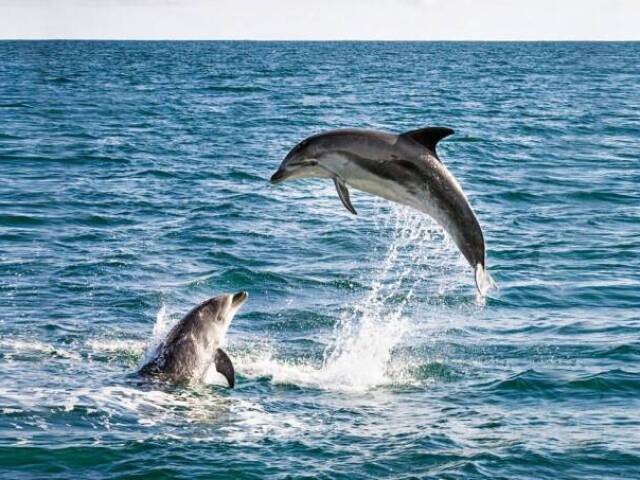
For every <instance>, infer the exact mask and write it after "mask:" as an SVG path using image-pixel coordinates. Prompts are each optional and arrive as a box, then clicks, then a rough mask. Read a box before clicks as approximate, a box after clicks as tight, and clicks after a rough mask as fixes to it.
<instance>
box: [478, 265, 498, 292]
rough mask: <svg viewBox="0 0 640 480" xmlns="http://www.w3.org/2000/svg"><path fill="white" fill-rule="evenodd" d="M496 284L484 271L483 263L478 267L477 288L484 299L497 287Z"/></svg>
mask: <svg viewBox="0 0 640 480" xmlns="http://www.w3.org/2000/svg"><path fill="white" fill-rule="evenodd" d="M496 286H497V285H496V283H495V282H494V281H493V278H491V275H489V272H487V271H486V270H485V269H484V266H483V265H482V264H481V263H478V264H477V265H476V288H477V289H478V293H479V294H480V296H482V297H486V296H487V293H488V292H489V290H491V289H492V288H494V287H496Z"/></svg>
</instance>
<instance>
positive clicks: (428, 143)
mask: <svg viewBox="0 0 640 480" xmlns="http://www.w3.org/2000/svg"><path fill="white" fill-rule="evenodd" d="M452 133H454V132H453V130H451V129H450V128H447V127H427V128H420V129H418V130H411V131H409V132H405V133H403V134H402V136H403V137H409V138H411V139H412V140H413V141H415V142H418V143H419V144H420V145H423V146H425V147H427V148H428V149H429V150H431V151H432V152H433V153H434V154H435V156H436V158H438V160H440V158H439V157H438V154H437V153H436V145H437V144H438V142H439V141H440V140H442V139H443V138H445V137H448V136H449V135H451V134H452Z"/></svg>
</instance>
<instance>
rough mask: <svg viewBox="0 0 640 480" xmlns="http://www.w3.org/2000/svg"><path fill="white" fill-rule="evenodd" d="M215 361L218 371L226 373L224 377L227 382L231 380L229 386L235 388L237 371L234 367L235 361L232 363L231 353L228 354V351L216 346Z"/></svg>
mask: <svg viewBox="0 0 640 480" xmlns="http://www.w3.org/2000/svg"><path fill="white" fill-rule="evenodd" d="M213 362H214V363H215V365H216V371H217V372H219V373H221V374H222V375H224V378H226V379H227V382H229V388H233V387H234V386H235V384H236V373H235V370H234V369H233V363H231V359H230V358H229V355H227V352H225V351H224V350H222V349H221V348H216V353H215V356H214V357H213Z"/></svg>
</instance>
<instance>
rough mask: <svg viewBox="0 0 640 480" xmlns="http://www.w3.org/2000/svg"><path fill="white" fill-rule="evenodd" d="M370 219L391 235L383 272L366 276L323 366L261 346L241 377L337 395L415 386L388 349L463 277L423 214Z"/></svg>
mask: <svg viewBox="0 0 640 480" xmlns="http://www.w3.org/2000/svg"><path fill="white" fill-rule="evenodd" d="M375 217H377V218H384V219H385V220H384V221H383V222H380V223H378V224H376V228H377V229H379V230H380V234H381V235H385V234H387V232H391V241H390V243H389V246H388V247H387V249H386V254H385V255H384V260H383V261H382V264H381V266H380V267H377V268H375V269H374V271H373V272H372V273H368V275H371V278H370V279H369V278H367V279H366V280H365V282H364V283H368V284H369V285H370V287H369V288H368V290H367V292H366V294H365V295H364V296H363V297H362V298H361V299H360V300H359V301H357V302H356V303H355V304H354V305H353V306H352V307H351V308H349V309H348V310H346V311H345V313H344V314H343V315H342V317H341V318H340V320H339V321H338V323H337V325H336V326H335V327H334V332H333V335H332V340H331V342H330V343H329V345H328V346H327V348H326V349H325V351H324V355H323V361H322V364H321V365H319V366H318V365H310V364H300V363H291V362H287V361H282V360H279V359H276V358H274V355H273V351H272V349H271V348H269V347H268V346H266V348H265V349H264V350H262V351H257V349H255V348H252V349H251V350H252V353H251V355H248V356H246V357H244V358H240V359H239V367H240V369H241V370H242V373H243V374H244V375H247V376H249V377H260V376H269V377H271V379H272V382H273V383H276V384H278V383H283V384H296V385H301V386H309V387H314V388H321V389H328V390H341V391H364V390H368V389H370V388H374V387H377V386H381V385H388V384H392V383H396V382H399V383H413V382H412V380H411V378H408V368H407V367H410V365H406V362H404V361H403V362H402V363H403V368H398V365H394V363H393V358H392V357H393V352H394V349H395V348H397V347H398V346H399V345H401V343H402V341H403V339H404V338H405V336H406V334H407V333H408V332H411V331H413V330H414V329H415V327H417V326H416V325H415V323H416V322H417V321H418V320H416V316H415V315H416V308H417V307H420V306H422V305H425V304H426V303H428V302H429V301H432V300H433V299H437V298H438V297H439V296H443V295H446V294H447V293H448V292H450V291H451V290H453V289H457V288H460V287H461V286H463V285H464V286H467V283H468V271H465V267H464V264H463V263H462V262H461V261H460V255H459V253H458V251H457V249H456V248H455V246H454V245H453V244H452V243H451V242H449V241H448V240H447V239H446V237H445V236H444V232H443V231H442V229H441V228H440V227H439V226H437V225H436V224H435V223H434V222H432V221H431V220H430V219H429V218H427V217H425V216H424V215H421V214H419V213H415V212H413V211H411V210H409V209H406V208H403V207H400V206H393V207H392V208H391V214H390V215H388V214H387V213H386V212H380V215H374V218H375ZM423 320H424V319H420V320H419V321H423Z"/></svg>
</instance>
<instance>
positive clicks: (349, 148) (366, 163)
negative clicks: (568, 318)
mask: <svg viewBox="0 0 640 480" xmlns="http://www.w3.org/2000/svg"><path fill="white" fill-rule="evenodd" d="M452 133H453V130H451V129H450V128H444V127H430V128H421V129H419V130H412V131H409V132H405V133H402V134H400V135H396V134H393V133H386V132H377V131H372V130H356V129H343V130H332V131H328V132H324V133H320V134H317V135H313V136H311V137H308V138H306V139H305V140H303V141H301V142H300V143H298V144H297V145H296V146H295V147H293V149H292V150H291V151H290V152H289V153H288V154H287V156H286V157H285V158H284V160H283V161H282V163H281V164H280V167H279V168H278V170H277V171H276V172H275V173H274V174H273V176H272V177H271V182H272V183H279V182H282V181H284V180H290V179H295V178H312V177H315V178H331V179H333V182H334V183H335V186H336V190H337V191H338V196H339V197H340V200H342V204H343V205H344V206H345V207H346V209H347V210H349V211H350V212H351V213H353V214H354V215H355V214H356V210H355V208H354V207H353V205H352V204H351V200H350V198H349V190H348V189H347V186H351V187H353V188H355V189H358V190H361V191H363V192H368V193H372V194H373V195H378V196H380V197H383V198H386V199H387V200H391V201H393V202H397V203H400V204H402V205H407V206H409V207H411V208H414V209H416V210H419V211H421V212H423V213H426V214H427V215H429V216H430V217H432V218H434V219H435V220H436V221H437V222H438V223H439V224H440V225H442V226H443V227H444V229H445V231H446V232H447V233H448V234H449V235H450V236H451V238H452V239H453V241H454V242H455V244H456V245H457V247H458V248H459V249H460V251H461V252H462V254H463V255H464V257H465V258H466V259H467V261H468V262H469V264H470V265H471V267H472V268H473V269H474V271H475V281H476V287H477V289H478V292H479V293H480V294H481V295H483V296H484V295H486V293H487V291H488V289H489V288H490V286H491V285H492V281H491V279H490V277H489V275H488V273H487V272H486V269H485V243H484V237H483V235H482V229H481V228H480V224H479V223H478V219H477V218H476V216H475V214H474V213H473V210H472V208H471V205H469V201H468V200H467V197H466V196H465V194H464V192H463V191H462V188H461V187H460V184H459V183H458V181H457V180H456V179H455V177H454V176H453V175H452V174H451V172H449V170H447V167H445V166H444V164H443V163H442V161H441V160H440V157H439V156H438V154H437V153H436V144H437V143H438V142H439V141H440V140H442V139H443V138H445V137H447V136H449V135H451V134H452Z"/></svg>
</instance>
